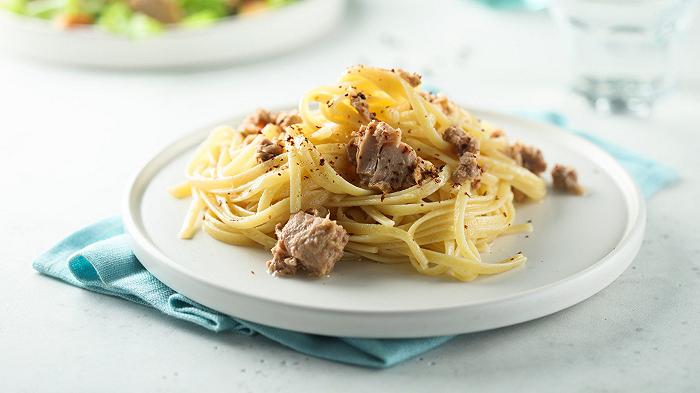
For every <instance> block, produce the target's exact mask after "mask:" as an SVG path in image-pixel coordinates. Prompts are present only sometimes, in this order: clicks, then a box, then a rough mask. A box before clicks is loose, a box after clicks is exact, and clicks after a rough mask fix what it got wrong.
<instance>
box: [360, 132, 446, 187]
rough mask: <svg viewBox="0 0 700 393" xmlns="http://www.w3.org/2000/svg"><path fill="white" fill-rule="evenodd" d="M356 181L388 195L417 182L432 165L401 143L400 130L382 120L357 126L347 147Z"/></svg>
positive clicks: (428, 171) (430, 169)
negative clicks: (357, 128) (357, 129)
mask: <svg viewBox="0 0 700 393" xmlns="http://www.w3.org/2000/svg"><path fill="white" fill-rule="evenodd" d="M347 151H348V159H349V161H350V163H351V164H352V165H353V166H354V169H355V174H356V175H357V177H358V179H359V181H360V184H361V185H362V186H364V187H369V188H373V189H375V190H378V191H381V192H382V193H383V194H388V193H391V192H394V191H399V190H403V189H405V188H408V187H411V186H413V185H415V184H418V183H420V181H421V180H422V179H423V177H424V176H427V174H428V173H432V172H433V171H432V167H433V166H432V164H431V163H430V162H428V161H425V160H423V159H421V158H420V157H418V156H417V155H416V152H415V151H414V150H413V148H412V147H411V146H409V145H407V144H405V143H403V142H401V130H400V129H393V128H392V127H391V126H390V125H388V124H386V123H384V122H378V121H372V122H371V123H369V124H368V125H366V126H361V127H360V129H359V131H357V132H356V133H355V134H354V136H353V138H352V139H351V140H350V142H349V143H348V146H347Z"/></svg>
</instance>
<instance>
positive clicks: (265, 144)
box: [255, 138, 284, 162]
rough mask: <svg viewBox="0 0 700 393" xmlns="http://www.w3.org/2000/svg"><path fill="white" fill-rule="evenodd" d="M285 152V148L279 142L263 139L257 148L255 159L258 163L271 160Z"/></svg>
mask: <svg viewBox="0 0 700 393" xmlns="http://www.w3.org/2000/svg"><path fill="white" fill-rule="evenodd" d="M282 152H284V147H282V145H281V144H280V143H279V142H273V141H271V140H269V139H267V138H263V139H262V140H261V141H260V144H259V145H258V147H257V148H256V151H255V158H256V159H257V160H258V162H265V161H267V160H271V159H273V158H275V157H276V156H278V155H280V154H282Z"/></svg>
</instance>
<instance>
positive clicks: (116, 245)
mask: <svg viewBox="0 0 700 393" xmlns="http://www.w3.org/2000/svg"><path fill="white" fill-rule="evenodd" d="M529 116H530V117H532V115H531V114H530V115H529ZM537 117H538V118H540V119H543V120H547V121H550V122H553V123H555V124H559V125H564V124H565V122H564V119H563V117H561V116H559V115H557V114H556V113H543V114H538V116H537ZM577 133H578V134H579V135H581V136H583V137H584V138H587V139H589V140H591V141H592V142H593V143H596V144H598V145H599V146H600V147H602V148H603V149H605V150H606V151H608V152H609V153H610V154H612V155H613V156H614V157H616V158H617V159H618V160H619V161H620V163H621V164H622V165H623V166H624V167H625V168H627V170H629V171H630V173H631V174H632V176H633V177H634V178H635V180H636V181H637V182H638V184H639V185H640V187H641V189H642V190H644V193H645V195H647V196H651V195H652V194H653V193H654V192H656V191H658V190H660V189H661V188H663V187H665V186H667V185H668V184H670V183H671V182H673V181H675V180H677V178H678V176H677V175H676V172H675V171H674V170H673V169H671V168H669V167H667V166H665V165H662V164H659V163H657V162H654V161H652V160H649V159H647V158H644V157H642V156H640V155H638V154H635V153H633V152H630V151H628V150H626V149H623V148H621V147H619V146H615V145H611V144H608V143H606V142H605V141H603V140H600V139H599V138H595V137H592V136H590V135H587V134H585V133H582V132H577ZM34 268H35V269H36V270H37V271H39V272H40V273H43V274H46V275H48V276H51V277H54V278H57V279H59V280H63V281H65V282H67V283H69V284H72V285H75V286H77V287H80V288H84V289H88V290H91V291H94V292H99V293H103V294H106V295H112V296H118V297H121V298H123V299H126V300H129V301H132V302H135V303H139V304H142V305H145V306H150V307H153V308H155V309H157V310H159V311H161V312H163V313H165V314H167V315H170V316H172V317H175V318H178V319H181V320H185V321H189V322H192V323H195V324H197V325H199V326H202V327H204V328H206V329H209V330H211V331H214V332H223V331H236V332H239V333H241V334H246V335H252V334H260V335H263V336H265V337H267V338H269V339H271V340H273V341H276V342H278V343H280V344H282V345H284V346H287V347H289V348H292V349H294V350H296V351H299V352H302V353H305V354H308V355H312V356H316V357H320V358H324V359H328V360H333V361H336V362H343V363H349V364H354V365H359V366H365V367H373V368H385V367H391V366H393V365H396V364H398V363H400V362H402V361H405V360H408V359H410V358H412V357H414V356H417V355H419V354H421V353H423V352H426V351H429V350H431V349H433V348H435V347H438V346H440V345H441V344H443V343H445V342H447V341H448V340H450V339H451V338H452V336H442V337H431V338H415V339H364V338H352V337H327V336H319V335H312V334H304V333H298V332H292V331H289V330H284V329H278V328H273V327H269V326H264V325H260V324H257V323H253V322H249V321H245V320H242V319H238V318H235V317H229V316H226V315H223V314H221V313H219V312H217V311H214V310H212V309H210V308H207V307H205V306H203V305H201V304H198V303H196V302H194V301H192V300H190V299H188V298H186V297H185V296H183V295H181V294H179V293H176V292H175V291H173V290H172V289H170V288H168V287H167V286H165V284H163V283H162V282H160V281H158V280H157V279H156V278H155V277H154V276H153V275H151V274H150V273H149V272H148V271H147V270H146V269H145V268H144V267H143V266H142V265H141V263H140V262H139V261H138V260H137V259H136V257H135V256H134V254H133V253H132V252H131V248H130V247H129V242H128V238H127V235H125V234H124V229H123V227H122V223H121V220H120V219H119V218H118V217H114V218H109V219H106V220H104V221H100V222H98V223H96V224H93V225H90V226H88V227H86V228H83V229H81V230H79V231H78V232H75V233H74V234H72V235H70V236H69V237H67V238H66V239H64V240H62V241H61V242H60V243H58V244H57V245H55V246H54V247H53V248H51V249H50V250H49V251H47V252H46V253H44V254H43V255H41V256H40V257H39V258H38V259H37V260H36V261H34Z"/></svg>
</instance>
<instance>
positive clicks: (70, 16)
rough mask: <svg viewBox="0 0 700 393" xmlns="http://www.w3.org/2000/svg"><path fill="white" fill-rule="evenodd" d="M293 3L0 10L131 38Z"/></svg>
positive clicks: (177, 0) (64, 2)
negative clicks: (90, 27) (92, 27)
mask: <svg viewBox="0 0 700 393" xmlns="http://www.w3.org/2000/svg"><path fill="white" fill-rule="evenodd" d="M294 1H295V0H0V9H6V10H8V11H10V12H13V13H16V14H19V15H25V16H30V17H35V18H41V19H45V20H49V21H53V22H54V23H55V24H56V25H57V26H58V27H59V28H62V29H70V28H75V27H78V26H83V25H95V26H98V27H99V28H101V29H104V30H106V31H109V32H112V33H115V34H118V35H122V36H127V37H131V38H141V37H148V36H152V35H155V34H159V33H161V32H163V31H164V30H165V29H166V28H167V26H168V25H178V26H181V27H186V28H197V27H203V26H208V25H210V24H212V23H215V22H216V21H217V20H219V19H221V18H225V17H227V16H231V15H246V14H254V13H258V12H265V11H267V10H270V9H274V8H277V7H281V6H284V5H287V4H289V3H292V2H294Z"/></svg>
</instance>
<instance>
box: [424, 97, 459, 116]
mask: <svg viewBox="0 0 700 393" xmlns="http://www.w3.org/2000/svg"><path fill="white" fill-rule="evenodd" d="M418 94H420V95H421V96H423V98H425V99H426V100H427V101H428V102H429V103H431V104H435V105H437V106H438V107H440V110H441V111H442V113H444V114H446V115H451V114H452V113H453V112H454V111H455V110H456V109H457V108H456V107H455V105H454V104H453V103H452V101H450V100H449V99H448V98H447V97H446V96H445V95H444V94H442V93H438V94H431V93H428V92H425V91H421V92H419V93H418Z"/></svg>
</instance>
